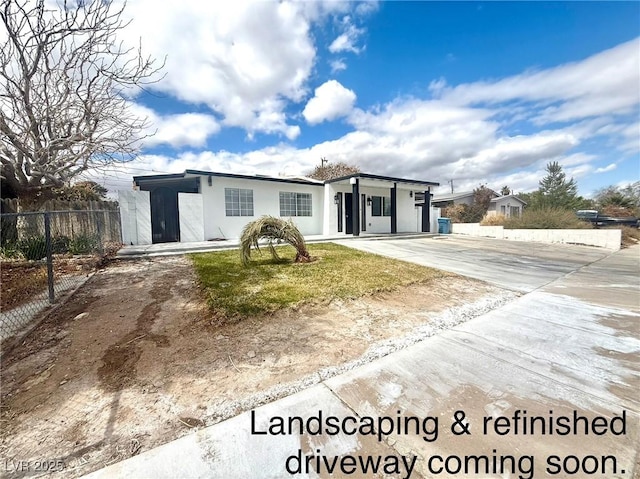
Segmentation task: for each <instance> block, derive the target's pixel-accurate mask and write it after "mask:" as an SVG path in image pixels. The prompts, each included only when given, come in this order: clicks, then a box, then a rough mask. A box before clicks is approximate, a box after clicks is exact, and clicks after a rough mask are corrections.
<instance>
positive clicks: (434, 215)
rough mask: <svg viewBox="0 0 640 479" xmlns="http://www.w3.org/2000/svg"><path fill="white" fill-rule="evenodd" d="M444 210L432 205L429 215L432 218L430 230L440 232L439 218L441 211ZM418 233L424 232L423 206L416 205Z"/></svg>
mask: <svg viewBox="0 0 640 479" xmlns="http://www.w3.org/2000/svg"><path fill="white" fill-rule="evenodd" d="M441 211H442V210H441V209H440V208H435V207H433V206H432V207H431V214H430V215H429V218H430V220H431V222H430V224H431V229H430V230H429V232H430V233H437V232H438V218H440V217H441V213H440V212H441ZM415 231H416V233H421V232H422V206H416V229H415Z"/></svg>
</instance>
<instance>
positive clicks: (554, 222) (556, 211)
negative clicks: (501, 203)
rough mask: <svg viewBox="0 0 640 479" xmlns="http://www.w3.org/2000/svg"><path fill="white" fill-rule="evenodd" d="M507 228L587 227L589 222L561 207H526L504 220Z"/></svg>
mask: <svg viewBox="0 0 640 479" xmlns="http://www.w3.org/2000/svg"><path fill="white" fill-rule="evenodd" d="M504 227H505V228H507V229H534V230H540V229H589V228H592V226H591V223H588V222H587V221H582V220H580V219H578V217H577V216H576V214H575V212H573V211H571V210H565V209H563V208H553V207H543V208H537V209H526V210H524V213H523V214H522V216H519V217H517V216H511V217H509V218H507V219H506V220H505V222H504Z"/></svg>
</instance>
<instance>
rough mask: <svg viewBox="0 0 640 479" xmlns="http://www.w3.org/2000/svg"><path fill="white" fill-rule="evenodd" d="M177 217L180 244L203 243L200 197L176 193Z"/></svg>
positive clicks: (195, 194) (196, 194)
mask: <svg viewBox="0 0 640 479" xmlns="http://www.w3.org/2000/svg"><path fill="white" fill-rule="evenodd" d="M178 216H179V217H180V242H181V243H191V242H194V241H204V222H203V205H202V195H201V194H199V193H178Z"/></svg>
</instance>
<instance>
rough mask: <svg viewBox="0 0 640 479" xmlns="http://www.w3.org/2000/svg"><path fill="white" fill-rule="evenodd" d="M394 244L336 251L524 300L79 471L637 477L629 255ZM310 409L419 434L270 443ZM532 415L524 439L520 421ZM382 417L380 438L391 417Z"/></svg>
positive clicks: (635, 331) (634, 296)
mask: <svg viewBox="0 0 640 479" xmlns="http://www.w3.org/2000/svg"><path fill="white" fill-rule="evenodd" d="M404 241H405V242H404V243H402V244H400V242H399V241H398V242H395V240H394V241H384V242H374V241H367V240H362V241H353V242H349V243H348V246H357V247H358V248H359V249H366V250H369V251H376V252H379V253H381V254H389V255H391V256H395V257H402V259H404V260H407V261H415V262H418V263H421V264H424V263H427V262H431V261H436V262H437V263H438V264H436V266H439V267H442V268H443V269H452V270H454V271H460V270H462V269H465V271H467V272H468V273H469V274H470V275H473V276H475V277H484V278H487V279H489V280H490V281H492V282H494V283H496V284H508V285H511V286H512V287H515V288H516V289H518V290H520V291H523V292H525V294H524V295H523V296H521V297H520V298H518V299H517V300H515V301H513V302H511V303H509V304H507V305H505V306H503V307H501V308H499V309H496V310H494V311H491V312H490V313H488V314H485V315H483V316H481V317H478V318H476V319H473V320H470V321H468V322H467V323H464V324H462V325H460V326H458V327H456V328H454V329H452V330H449V331H446V332H444V333H442V334H440V335H438V336H434V337H432V338H429V339H427V340H425V341H423V342H421V343H419V344H416V345H414V346H411V347H409V348H407V349H405V350H403V351H399V352H396V353H393V354H390V355H389V356H387V357H385V358H382V359H379V360H376V361H374V362H372V363H370V364H368V365H365V366H362V367H360V368H357V369H354V370H352V371H350V372H348V373H345V374H341V375H339V376H336V377H333V378H331V379H328V380H326V381H324V382H322V383H321V384H318V385H316V386H313V387H311V388H309V389H307V390H305V391H302V392H300V393H298V394H295V395H292V396H290V397H287V398H284V399H281V400H279V401H275V402H273V403H271V404H267V405H265V406H262V407H260V408H257V409H256V410H255V411H249V412H246V413H243V414H241V415H239V416H237V417H235V418H232V419H230V420H227V421H224V422H221V423H219V424H217V425H214V426H211V427H208V428H205V429H203V430H201V431H198V432H196V433H194V434H191V435H188V436H185V437H183V438H181V439H178V440H176V441H173V442H172V443H169V444H166V445H164V446H160V447H158V448H156V449H153V450H151V451H147V452H145V453H143V454H141V455H139V456H136V457H133V458H131V459H129V460H126V461H123V462H121V463H118V464H115V465H112V466H109V467H107V468H105V469H102V470H100V471H96V472H95V473H93V474H91V475H90V476H88V477H91V478H120V477H121V478H125V477H136V478H143V477H154V478H172V477H189V478H195V477H198V478H240V477H257V478H262V477H273V478H279V477H345V476H347V475H348V476H349V477H381V476H382V475H383V474H382V473H387V474H386V475H387V477H412V478H436V477H437V478H441V477H442V478H451V477H457V478H460V477H503V478H506V477H511V478H514V477H520V478H523V479H531V478H538V477H563V478H565V477H602V478H605V477H606V478H626V479H632V478H634V477H637V475H638V474H640V468H639V467H640V466H639V465H638V457H639V456H638V450H639V448H640V396H639V395H638V391H639V390H640V304H639V302H640V284H639V281H640V279H639V278H640V247H633V248H629V249H626V250H621V251H619V252H616V253H613V254H608V253H606V252H602V251H600V250H597V249H593V248H581V247H570V246H567V247H550V245H545V248H544V249H539V250H536V247H535V245H533V246H532V247H531V249H529V250H526V247H527V245H526V244H520V245H518V246H517V247H516V248H514V249H511V250H510V251H508V248H511V247H512V246H510V245H508V244H502V243H503V242H498V243H496V242H495V240H486V241H490V242H485V240H481V241H476V239H473V240H465V241H462V242H461V241H459V240H457V239H451V240H436V239H410V240H404ZM429 241H431V242H432V243H429ZM385 246H387V247H386V248H385ZM518 248H521V250H520V252H519V253H518V252H517V249H518ZM428 251H430V253H428ZM527 251H529V252H528V254H527V253H526V252H527ZM427 254H430V255H431V257H429V258H427V257H426V256H425V255H427ZM445 258H448V259H446V260H445ZM492 265H493V266H492ZM321 415H322V416H323V417H324V418H326V417H327V416H334V417H337V418H338V420H339V421H342V420H344V419H345V418H348V419H347V422H346V423H345V424H347V425H350V424H354V423H359V421H362V420H363V418H367V417H371V418H373V419H372V421H374V422H375V423H376V424H377V421H378V420H379V418H390V419H391V420H398V419H400V422H401V423H402V421H403V420H404V418H409V417H416V418H419V419H420V420H421V421H424V422H421V424H423V425H424V426H425V428H424V429H421V430H420V431H419V433H418V434H416V433H415V431H406V430H402V427H400V428H399V430H398V429H397V428H396V427H395V426H393V428H394V429H395V430H393V431H390V432H389V433H388V434H382V436H383V437H382V440H380V441H379V440H378V439H377V437H376V436H375V435H368V434H365V432H366V428H365V429H363V430H361V431H360V433H358V434H350V433H346V434H345V433H340V434H336V435H333V434H329V433H328V432H327V430H326V429H325V431H324V433H320V434H315V430H316V429H317V427H316V424H317V422H315V420H313V421H312V422H311V423H310V425H311V426H312V427H311V429H310V430H308V431H307V432H306V433H304V434H302V435H300V434H298V433H295V432H294V433H288V432H285V433H283V434H275V433H277V432H278V431H279V428H278V427H275V428H274V429H272V430H271V431H272V432H273V434H270V433H267V432H266V431H269V426H273V425H274V424H278V421H279V418H282V420H283V421H285V423H288V421H289V418H292V417H294V416H300V417H301V418H302V419H303V420H306V419H308V418H318V417H319V416H321ZM533 417H535V418H536V422H535V425H534V426H535V430H532V424H531V422H530V421H529V422H527V418H529V419H531V418H533ZM538 418H540V419H538ZM554 418H555V419H554ZM558 418H566V420H565V419H561V420H560V422H558ZM583 418H584V419H583ZM427 419H429V421H427ZM325 421H326V419H325ZM456 421H458V423H456ZM612 421H613V422H612ZM325 424H326V422H325ZM380 424H383V425H384V428H385V429H384V430H385V431H387V430H390V429H392V426H391V422H386V421H385V422H384V423H380ZM394 424H395V423H394ZM456 424H457V426H456ZM562 424H569V427H570V429H571V433H570V434H568V435H565V434H563V431H564V432H566V430H565V428H564V426H562ZM585 424H587V428H586V429H585V426H584V425H585ZM485 425H486V429H485ZM516 425H517V426H518V427H517V429H516ZM525 425H526V426H527V430H526V431H524V430H523V427H524V426H525ZM543 425H544V426H545V430H544V431H543V430H542V426H543ZM549 425H551V426H553V427H552V428H551V429H549ZM574 425H575V426H577V427H576V429H577V430H576V431H575V434H574V433H573V432H574V431H573V426H574ZM465 428H466V429H467V432H466V433H465V432H464V429H465ZM349 429H352V428H349ZM382 429H383V428H382V427H381V428H379V429H378V430H382ZM348 432H349V431H348ZM376 433H377V432H376ZM336 458H337V459H336ZM369 458H371V462H367V461H369ZM377 458H380V459H379V461H380V462H379V464H381V465H387V466H388V468H387V469H386V470H381V471H380V473H379V474H377V475H374V474H373V473H372V472H371V469H369V470H368V472H366V473H365V472H363V471H362V464H363V463H367V464H374V463H375V461H376V460H377ZM334 460H335V461H336V462H335V463H334ZM394 461H395V462H394ZM335 464H337V466H336V467H337V468H338V469H335V470H334V473H333V475H331V474H330V473H329V472H328V470H329V468H330V467H333V465H335ZM394 464H396V465H397V468H396V469H397V472H395V471H394ZM465 467H466V468H468V470H467V471H466V473H465V470H464V468H465ZM287 468H289V472H288V470H287ZM291 471H293V472H291ZM298 471H300V472H298ZM315 471H318V472H319V474H317V473H316V472H315ZM349 471H354V473H353V474H351V472H349ZM447 471H449V472H447ZM594 472H597V474H594Z"/></svg>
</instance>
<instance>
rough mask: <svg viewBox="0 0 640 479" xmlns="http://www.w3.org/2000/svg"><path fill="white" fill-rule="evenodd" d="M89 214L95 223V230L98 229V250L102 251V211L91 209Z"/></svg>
mask: <svg viewBox="0 0 640 479" xmlns="http://www.w3.org/2000/svg"><path fill="white" fill-rule="evenodd" d="M91 216H93V218H92V219H93V221H94V222H95V224H96V230H97V231H98V252H99V253H100V254H102V253H104V241H103V240H102V220H103V219H104V213H103V212H102V211H100V212H96V211H94V210H91Z"/></svg>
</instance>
